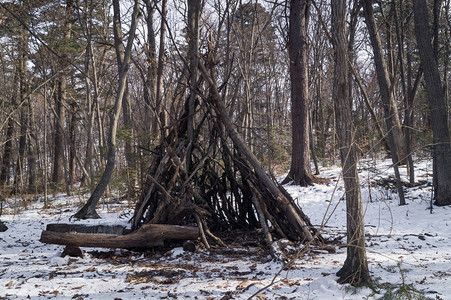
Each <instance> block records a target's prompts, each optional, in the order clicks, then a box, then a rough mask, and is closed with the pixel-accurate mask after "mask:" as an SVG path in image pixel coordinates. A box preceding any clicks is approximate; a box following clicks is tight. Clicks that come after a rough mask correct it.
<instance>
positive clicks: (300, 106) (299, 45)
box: [283, 0, 313, 186]
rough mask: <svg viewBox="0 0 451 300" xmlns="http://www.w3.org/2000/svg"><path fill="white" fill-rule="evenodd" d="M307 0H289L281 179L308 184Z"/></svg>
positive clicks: (310, 179) (309, 173)
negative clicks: (286, 155)
mask: <svg viewBox="0 0 451 300" xmlns="http://www.w3.org/2000/svg"><path fill="white" fill-rule="evenodd" d="M309 8H310V1H309V0H291V1H290V17H289V20H290V21H289V22H290V29H289V33H288V37H289V40H288V54H289V58H290V79H291V122H292V132H291V144H292V145H291V148H292V149H291V151H292V152H291V166H290V172H289V173H288V175H287V177H286V178H285V179H284V180H283V183H288V182H292V183H293V184H298V185H302V186H307V185H311V184H312V178H313V175H312V171H311V168H310V151H309V144H310V143H309V105H308V101H309V99H308V96H309V91H308V61H307V53H308V49H307V25H308V19H309Z"/></svg>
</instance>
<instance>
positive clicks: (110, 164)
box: [74, 0, 140, 219]
mask: <svg viewBox="0 0 451 300" xmlns="http://www.w3.org/2000/svg"><path fill="white" fill-rule="evenodd" d="M139 3H140V0H136V1H135V4H134V8H133V15H132V21H131V25H130V32H129V36H128V41H127V48H126V49H125V53H124V59H123V61H122V65H121V68H120V72H119V82H118V88H117V93H116V100H115V103H114V108H113V112H112V113H111V115H110V131H109V135H108V156H107V164H106V166H105V170H104V172H103V174H102V177H101V179H100V181H99V183H98V184H97V186H96V188H95V190H94V192H93V193H92V194H91V197H89V199H88V202H87V203H86V204H85V205H84V206H83V207H82V208H81V209H80V210H79V211H78V212H77V213H76V214H75V215H74V217H75V218H78V219H97V218H100V216H99V215H98V214H97V212H96V206H97V203H98V202H99V200H100V197H101V196H102V195H103V193H104V192H105V189H106V187H107V185H108V183H109V181H110V179H111V176H112V175H113V170H114V165H115V162H116V133H117V125H118V122H119V115H120V113H121V109H122V97H123V96H124V93H125V89H126V83H127V73H128V67H129V62H130V56H131V50H132V44H133V40H134V38H135V32H136V27H137V23H138V12H139ZM113 5H114V6H116V7H117V8H119V0H114V1H113ZM117 12H118V11H117ZM117 12H116V10H115V14H116V13H117Z"/></svg>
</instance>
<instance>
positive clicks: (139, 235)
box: [40, 224, 199, 249]
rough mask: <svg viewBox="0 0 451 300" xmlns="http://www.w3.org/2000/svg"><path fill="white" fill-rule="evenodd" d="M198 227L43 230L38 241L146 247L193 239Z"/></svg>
mask: <svg viewBox="0 0 451 300" xmlns="http://www.w3.org/2000/svg"><path fill="white" fill-rule="evenodd" d="M198 237H199V229H198V228H197V227H193V226H177V225H164V224H145V225H143V226H142V227H141V228H140V229H138V230H137V231H135V232H133V233H130V234H126V235H112V234H84V233H64V232H55V231H48V230H43V231H42V234H41V239H40V242H42V243H46V244H58V245H69V246H78V247H101V248H124V249H127V248H148V247H153V246H155V245H156V243H158V241H161V240H171V239H175V240H195V239H197V238H198Z"/></svg>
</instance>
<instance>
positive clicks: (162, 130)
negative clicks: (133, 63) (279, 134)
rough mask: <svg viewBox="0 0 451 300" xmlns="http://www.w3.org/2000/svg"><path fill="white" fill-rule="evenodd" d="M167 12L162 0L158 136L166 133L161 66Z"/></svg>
mask: <svg viewBox="0 0 451 300" xmlns="http://www.w3.org/2000/svg"><path fill="white" fill-rule="evenodd" d="M167 13H168V5H167V1H166V0H163V1H162V4H161V23H160V49H159V50H158V68H157V82H156V88H157V94H156V99H155V100H156V107H155V111H156V116H157V118H159V120H160V137H162V138H164V136H165V135H166V134H165V132H166V129H165V128H166V119H167V118H166V111H165V110H164V109H163V95H162V93H163V67H164V56H165V54H164V51H165V39H166V15H167Z"/></svg>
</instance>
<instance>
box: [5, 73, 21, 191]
mask: <svg viewBox="0 0 451 300" xmlns="http://www.w3.org/2000/svg"><path fill="white" fill-rule="evenodd" d="M18 82H19V80H18V74H17V72H16V74H15V76H14V88H13V91H12V94H11V109H15V106H16V105H17V86H18ZM7 126H8V127H7V128H6V136H5V146H4V148H3V156H2V169H1V172H0V187H2V188H5V187H6V186H7V185H9V181H10V176H11V162H12V159H13V156H12V154H13V133H14V118H13V117H12V116H10V117H9V119H8V125H7Z"/></svg>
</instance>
